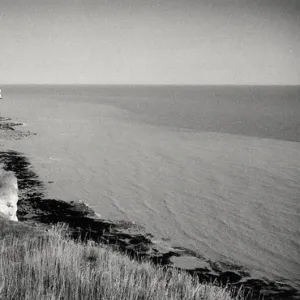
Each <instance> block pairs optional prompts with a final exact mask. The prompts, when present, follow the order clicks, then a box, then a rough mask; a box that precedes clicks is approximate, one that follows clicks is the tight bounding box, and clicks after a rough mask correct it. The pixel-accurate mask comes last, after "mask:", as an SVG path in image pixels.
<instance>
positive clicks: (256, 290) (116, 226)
mask: <svg viewBox="0 0 300 300" xmlns="http://www.w3.org/2000/svg"><path fill="white" fill-rule="evenodd" d="M19 125H22V124H21V123H14V122H13V121H12V120H11V119H9V118H4V117H0V145H1V139H2V140H6V139H22V138H25V137H29V136H30V135H33V134H34V133H30V132H23V131H20V130H18V129H15V127H16V126H19ZM1 146H2V145H1ZM1 164H2V165H3V169H5V170H7V171H13V172H14V173H15V175H16V177H17V178H18V184H19V199H20V200H19V202H18V212H17V216H18V218H19V221H20V223H23V222H24V223H26V224H29V225H30V226H38V227H42V228H45V229H47V228H49V227H50V226H52V225H55V224H57V223H65V224H67V226H68V229H69V231H70V234H71V236H72V237H73V238H75V239H78V238H80V239H81V240H86V239H89V240H93V241H95V242H97V243H98V242H101V243H104V244H107V245H110V246H111V247H112V248H114V249H115V250H116V251H120V252H122V253H126V254H127V255H129V256H130V257H132V258H135V259H136V260H149V261H151V262H153V263H154V264H159V265H162V266H171V267H172V266H175V267H176V263H175V264H174V263H173V262H174V261H175V262H176V259H178V258H179V259H181V258H182V259H183V260H184V259H185V258H191V259H194V260H199V261H201V264H202V265H203V267H201V268H191V269H186V268H184V263H183V267H181V268H178V269H180V270H184V271H186V272H188V273H190V274H192V275H196V276H197V277H198V278H199V280H200V282H205V281H208V282H210V281H211V282H215V281H217V282H219V283H221V284H226V283H228V284H229V285H231V286H233V287H235V288H236V289H237V290H238V289H239V288H240V287H241V286H243V287H244V289H245V291H246V293H247V292H248V291H249V292H250V291H251V295H252V297H253V299H258V298H262V296H263V297H264V299H300V293H299V291H297V290H296V289H294V288H292V287H290V286H288V285H285V284H282V283H279V282H272V281H270V280H267V279H254V278H251V276H250V273H248V272H247V271H245V270H244V269H243V267H241V266H232V265H231V266H229V265H227V266H226V265H225V264H224V263H220V262H212V261H209V260H206V259H205V258H204V257H200V256H199V255H198V254H197V253H194V252H192V251H190V250H188V249H185V248H168V249H162V247H160V246H159V245H157V244H155V243H154V242H153V241H152V238H153V237H152V236H151V235H150V234H148V233H147V232H145V230H144V229H143V228H142V227H141V226H138V225H136V224H134V223H131V222H122V221H121V222H117V221H112V220H106V219H102V218H100V217H98V216H97V214H96V213H95V212H94V211H93V210H92V209H91V208H90V207H89V206H88V205H87V204H85V203H83V202H70V203H68V202H65V201H62V200H57V199H45V197H44V193H43V189H44V185H43V183H42V182H41V181H40V180H39V177H38V175H37V174H36V173H35V172H34V171H33V170H32V168H31V164H30V161H29V160H28V159H27V158H26V156H25V155H24V154H23V153H20V152H17V151H14V150H4V149H3V150H2V149H1V148H0V167H1ZM172 259H173V262H172Z"/></svg>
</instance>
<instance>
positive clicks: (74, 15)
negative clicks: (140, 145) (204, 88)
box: [0, 0, 300, 84]
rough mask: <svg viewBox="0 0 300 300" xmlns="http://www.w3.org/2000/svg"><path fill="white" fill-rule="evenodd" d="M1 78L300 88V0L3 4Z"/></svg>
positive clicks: (21, 0)
mask: <svg viewBox="0 0 300 300" xmlns="http://www.w3.org/2000/svg"><path fill="white" fill-rule="evenodd" d="M0 83H84V84H86V83H87V84H88V83H91V84H97V83H99V84H107V83H112V84H127V83H130V84H300V0H106V1H105V0H52V1H51V0H0Z"/></svg>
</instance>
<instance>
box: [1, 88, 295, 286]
mask: <svg viewBox="0 0 300 300" xmlns="http://www.w3.org/2000/svg"><path fill="white" fill-rule="evenodd" d="M3 96H4V100H2V102H1V104H0V107H1V115H3V116H10V117H13V119H14V120H16V121H23V122H25V124H26V126H25V127H24V130H32V131H35V132H37V133H38V135H36V136H33V137H30V138H28V139H24V140H22V141H2V142H1V141H0V143H1V144H3V147H5V148H8V149H14V150H19V151H22V152H25V153H27V154H28V156H29V157H30V158H31V161H32V163H33V166H34V167H35V169H36V171H37V173H38V174H39V175H40V176H41V179H42V180H44V181H45V182H46V183H47V182H48V181H50V182H51V181H53V183H48V184H47V193H48V196H49V197H56V198H60V199H63V200H68V201H70V200H84V201H85V202H87V203H89V204H91V205H92V207H93V208H94V209H95V210H96V211H97V212H99V213H100V214H101V215H102V216H103V217H106V218H114V219H126V220H131V221H135V222H137V223H139V224H141V225H144V226H145V227H146V228H147V230H148V231H149V232H151V233H153V234H154V235H155V237H156V239H157V240H161V239H163V240H164V243H167V244H169V245H170V246H184V247H186V248H188V249H191V250H194V251H196V252H197V253H199V255H202V256H204V257H206V258H208V259H211V260H212V261H223V262H226V263H229V264H236V265H241V266H242V267H244V268H245V269H247V270H250V271H251V274H252V275H253V276H265V277H267V278H269V279H278V280H280V281H286V282H288V283H292V285H293V286H295V287H297V288H300V283H299V281H297V279H298V278H299V277H300V276H299V271H300V263H299V262H300V253H299V249H300V230H299V228H300V221H299V213H300V205H299V198H300V143H299V141H300V99H299V98H300V88H299V87H281V88H280V87H257V88H255V87H237V88H234V87H219V88H217V87H215V88H213V87H185V88H184V87H181V88H180V87H80V88H75V87H71V86H69V87H38V88H37V87H12V86H11V87H4V88H3Z"/></svg>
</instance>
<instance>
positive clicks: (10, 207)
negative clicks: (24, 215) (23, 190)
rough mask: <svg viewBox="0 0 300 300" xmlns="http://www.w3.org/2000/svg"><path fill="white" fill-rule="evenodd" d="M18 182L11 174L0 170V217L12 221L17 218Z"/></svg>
mask: <svg viewBox="0 0 300 300" xmlns="http://www.w3.org/2000/svg"><path fill="white" fill-rule="evenodd" d="M17 203H18V181H17V178H16V176H15V175H14V173H13V172H5V171H1V170H0V216H2V217H6V218H7V219H9V220H12V221H18V218H17V209H18V207H17Z"/></svg>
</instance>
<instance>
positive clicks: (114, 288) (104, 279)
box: [0, 221, 243, 300]
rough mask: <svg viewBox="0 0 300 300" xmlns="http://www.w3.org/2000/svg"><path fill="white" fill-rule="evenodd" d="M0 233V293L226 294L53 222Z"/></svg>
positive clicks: (68, 298) (29, 299) (32, 297)
mask: <svg viewBox="0 0 300 300" xmlns="http://www.w3.org/2000/svg"><path fill="white" fill-rule="evenodd" d="M6 222H7V221H6ZM9 223H10V222H9ZM0 229H1V223H0ZM14 230H15V231H16V228H14ZM0 238H1V239H0V288H1V287H2V290H1V292H0V299H5V300H12V299H16V300H19V299H20V300H46V299H48V300H50V299H51V300H58V299H64V300H79V299H80V300H82V299H95V300H96V299H116V300H121V299H126V300H127V299H128V300H131V299H132V300H133V299H140V300H142V299H159V300H163V299H220V300H227V299H228V300H229V299H232V297H231V296H230V292H229V290H228V289H227V288H221V287H217V286H215V285H213V284H206V285H204V284H199V283H198V282H197V280H196V279H195V278H192V277H191V276H190V275H188V274H186V273H184V272H178V271H176V270H175V269H171V270H166V269H165V268H159V267H154V266H153V265H151V264H150V263H147V262H144V263H138V262H136V261H133V260H131V259H129V258H128V257H127V256H124V255H121V254H119V253H117V252H114V251H112V250H110V249H109V248H106V247H104V246H99V245H93V244H91V243H87V244H83V243H79V242H75V241H72V240H70V239H68V238H66V237H64V236H63V235H62V233H61V229H59V228H54V229H53V230H51V231H49V232H47V233H44V234H43V235H41V234H34V233H33V232H32V230H27V232H26V230H24V229H23V231H22V235H15V238H12V235H11V234H9V235H7V236H5V235H2V236H1V237H0ZM1 278H2V286H1ZM236 299H243V298H242V296H238V297H237V298H236Z"/></svg>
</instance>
